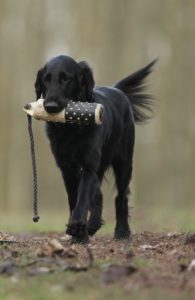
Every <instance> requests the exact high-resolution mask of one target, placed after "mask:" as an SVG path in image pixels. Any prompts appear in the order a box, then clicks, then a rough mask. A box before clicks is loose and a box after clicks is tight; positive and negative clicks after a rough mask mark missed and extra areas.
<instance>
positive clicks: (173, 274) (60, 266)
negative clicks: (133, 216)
mask: <svg viewBox="0 0 195 300" xmlns="http://www.w3.org/2000/svg"><path fill="white" fill-rule="evenodd" d="M0 239H1V240H2V241H4V240H13V241H15V243H1V244H0V276H10V277H11V278H16V279H17V278H18V277H19V278H20V277H22V276H41V275H43V274H49V273H59V272H66V271H71V272H93V271H94V270H95V271H96V274H98V275H97V278H96V281H97V284H100V285H101V284H104V285H112V284H114V283H116V282H120V284H121V285H122V286H123V288H124V289H125V290H127V291H130V290H131V289H133V288H135V287H137V288H147V289H148V288H152V287H154V286H155V287H161V288H163V289H173V290H175V291H179V290H181V289H182V290H184V289H186V290H192V291H194V292H195V242H194V234H190V233H188V234H183V233H151V232H143V233H136V234H133V236H132V239H131V240H130V241H115V240H113V238H112V237H111V236H97V237H95V238H92V239H91V240H90V243H88V244H87V245H81V244H71V241H70V239H69V238H68V237H66V236H65V235H64V234H60V233H55V232H54V233H50V232H48V233H25V234H14V235H11V234H9V233H5V232H4V233H2V232H1V236H0Z"/></svg>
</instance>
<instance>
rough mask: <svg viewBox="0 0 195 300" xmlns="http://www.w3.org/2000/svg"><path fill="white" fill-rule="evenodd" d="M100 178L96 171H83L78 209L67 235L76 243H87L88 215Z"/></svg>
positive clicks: (73, 214)
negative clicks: (90, 202)
mask: <svg viewBox="0 0 195 300" xmlns="http://www.w3.org/2000/svg"><path fill="white" fill-rule="evenodd" d="M98 184H99V182H98V177H97V175H96V173H95V171H92V170H89V169H85V168H84V169H83V172H82V175H81V180H80V183H79V187H78V198H77V203H76V207H75V209H74V211H73V213H72V217H71V220H70V223H69V225H68V228H67V233H68V234H70V235H72V236H73V239H74V240H75V241H76V242H87V241H88V233H87V213H88V209H89V201H91V200H92V199H93V198H94V196H95V193H96V190H97V187H98Z"/></svg>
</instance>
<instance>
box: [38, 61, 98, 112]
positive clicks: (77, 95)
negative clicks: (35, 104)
mask: <svg viewBox="0 0 195 300" xmlns="http://www.w3.org/2000/svg"><path fill="white" fill-rule="evenodd" d="M93 87H94V79H93V74H92V71H91V69H90V67H89V66H88V64H87V63H86V62H84V61H81V62H79V63H77V62H76V61H75V60H74V59H72V58H71V57H69V56H62V55H61V56H57V57H55V58H53V59H51V60H50V61H49V62H48V63H47V64H46V65H45V66H44V67H43V68H42V69H40V70H39V71H38V73H37V78H36V82H35V91H36V96H37V99H39V98H40V97H41V95H42V97H43V98H44V99H45V100H44V107H45V110H46V111H47V112H48V113H56V112H59V111H61V110H62V109H63V108H65V106H66V105H67V103H68V101H69V100H73V101H83V102H84V101H87V102H92V101H93V99H92V90H93Z"/></svg>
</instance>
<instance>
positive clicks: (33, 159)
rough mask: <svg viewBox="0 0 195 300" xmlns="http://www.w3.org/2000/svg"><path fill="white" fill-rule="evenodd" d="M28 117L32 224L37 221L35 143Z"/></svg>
mask: <svg viewBox="0 0 195 300" xmlns="http://www.w3.org/2000/svg"><path fill="white" fill-rule="evenodd" d="M27 117H28V132H29V137H30V149H31V160H32V172H33V214H34V215H33V222H38V221H39V215H38V203H37V202H38V201H37V200H38V197H37V195H38V187H37V168H36V157H35V143H34V136H33V130H32V117H31V116H29V115H27Z"/></svg>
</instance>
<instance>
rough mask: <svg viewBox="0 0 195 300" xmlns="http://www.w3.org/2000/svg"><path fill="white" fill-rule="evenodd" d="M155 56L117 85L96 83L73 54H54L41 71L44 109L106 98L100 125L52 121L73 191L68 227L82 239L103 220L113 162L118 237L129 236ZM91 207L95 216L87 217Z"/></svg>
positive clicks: (51, 134)
mask: <svg viewBox="0 0 195 300" xmlns="http://www.w3.org/2000/svg"><path fill="white" fill-rule="evenodd" d="M154 63H155V61H153V62H152V63H150V64H149V65H148V66H146V67H145V68H143V69H141V70H140V71H137V72H136V73H134V74H133V75H130V76H128V77H126V78H125V79H123V80H122V81H120V82H118V83H116V84H115V85H114V86H112V87H94V79H93V74H92V71H91V69H90V67H89V66H88V64H87V63H86V62H80V63H77V62H75V61H74V60H73V59H72V58H70V57H68V56H58V57H56V58H53V59H52V60H50V61H49V62H48V63H47V64H46V65H45V66H44V67H43V68H42V69H41V70H40V71H39V72H38V74H37V80H36V83H35V89H36V94H37V99H38V98H40V96H41V95H42V96H43V98H44V99H45V101H44V106H45V109H46V110H47V111H48V112H49V113H51V112H58V111H60V110H61V109H62V108H64V107H65V106H66V105H67V102H68V101H69V100H70V99H72V100H74V101H88V102H97V103H101V104H102V105H103V106H104V109H105V114H104V122H103V124H102V125H101V126H91V127H89V126H81V125H72V124H62V123H51V122H47V124H46V131H47V135H48V138H49V140H50V144H51V149H52V152H53V155H54V157H55V160H56V162H57V165H58V167H59V168H60V170H61V173H62V176H63V179H64V184H65V186H66V189H67V193H68V200H69V206H70V219H69V224H68V226H67V230H66V232H67V233H68V234H70V235H72V237H73V239H74V240H76V241H79V242H85V241H87V240H88V235H93V234H95V233H96V231H97V230H98V229H99V228H100V227H101V225H102V200H103V199H102V192H101V190H100V186H101V183H102V179H103V176H104V173H105V171H106V170H107V169H108V168H109V167H110V166H112V168H113V171H114V174H115V178H116V187H117V190H118V195H117V197H116V199H115V206H116V227H115V238H117V239H121V238H128V237H129V236H130V228H129V224H128V197H127V196H128V192H129V189H128V186H129V183H130V180H131V176H132V159H133V148H134V139H135V123H142V122H144V121H145V120H147V119H148V116H147V114H145V113H144V112H143V111H142V109H146V110H151V106H150V105H151V97H150V96H148V95H144V94H143V93H142V89H143V87H144V86H143V83H144V80H145V77H146V76H147V75H148V74H149V73H150V72H151V71H152V67H153V65H154ZM88 212H90V216H89V217H88Z"/></svg>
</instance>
